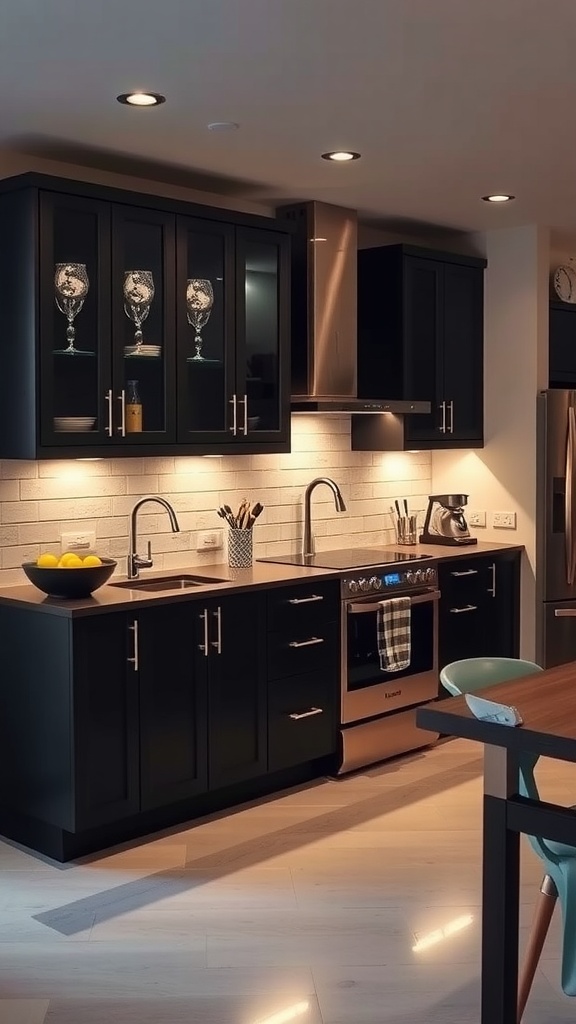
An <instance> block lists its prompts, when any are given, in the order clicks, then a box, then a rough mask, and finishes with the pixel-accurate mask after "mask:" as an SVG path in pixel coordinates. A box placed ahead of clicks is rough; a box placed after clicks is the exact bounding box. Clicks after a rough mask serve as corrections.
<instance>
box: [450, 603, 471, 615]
mask: <svg viewBox="0 0 576 1024" xmlns="http://www.w3.org/2000/svg"><path fill="white" fill-rule="evenodd" d="M477 611H478V605H477V604H467V605H466V607H465V608H451V609H450V614H451V615H462V614H463V613H464V612H477Z"/></svg>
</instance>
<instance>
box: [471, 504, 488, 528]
mask: <svg viewBox="0 0 576 1024" xmlns="http://www.w3.org/2000/svg"><path fill="white" fill-rule="evenodd" d="M466 519H467V520H468V526H486V512H485V511H484V510H483V509H478V508H473V509H469V510H468V512H466Z"/></svg>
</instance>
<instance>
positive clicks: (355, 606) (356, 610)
mask: <svg viewBox="0 0 576 1024" xmlns="http://www.w3.org/2000/svg"><path fill="white" fill-rule="evenodd" d="M383 600H384V601H385V600H386V598H383ZM388 600H390V598H388ZM439 600H440V591H439V590H428V591H427V592H426V593H425V594H415V595H414V597H410V605H411V606H412V605H414V604H427V603H428V602H429V601H439ZM380 604H381V602H380V601H378V602H377V603H376V604H374V602H372V601H371V602H370V604H363V603H362V602H361V601H358V602H357V603H351V604H349V605H348V606H347V607H348V612H349V614H351V615H367V614H368V612H377V611H378V609H379V608H380Z"/></svg>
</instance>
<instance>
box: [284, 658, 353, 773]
mask: <svg viewBox="0 0 576 1024" xmlns="http://www.w3.org/2000/svg"><path fill="white" fill-rule="evenodd" d="M336 696H337V685H336V683H335V681H334V680H333V679H331V678H330V677H328V676H326V675H324V674H322V675H318V674H307V675H301V676H292V677H291V678H290V679H285V680H283V681H282V682H281V683H280V682H276V683H272V684H271V686H270V690H269V697H268V715H269V718H268V768H269V770H270V771H278V770H280V769H282V768H289V767H291V766H292V765H296V764H304V763H305V762H306V761H313V760H314V759H315V758H317V757H324V756H325V755H327V754H332V753H335V752H336V746H337V738H336V716H335V705H336Z"/></svg>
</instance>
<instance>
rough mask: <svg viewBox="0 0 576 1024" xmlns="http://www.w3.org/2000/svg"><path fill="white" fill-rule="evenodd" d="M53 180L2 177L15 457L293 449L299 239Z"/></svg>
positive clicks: (5, 445)
mask: <svg viewBox="0 0 576 1024" xmlns="http://www.w3.org/2000/svg"><path fill="white" fill-rule="evenodd" d="M43 180H46V179H44V177H43V176H42V175H24V176H21V177H20V178H17V179H14V182H22V184H21V185H20V186H19V190H18V191H17V192H16V193H15V194H14V195H11V194H10V191H9V187H8V183H3V184H2V183H0V220H1V222H2V224H3V246H4V251H3V253H1V254H0V264H2V269H3V273H2V274H0V303H1V304H2V308H3V309H4V311H5V312H6V315H5V319H4V327H5V332H6V335H7V336H8V335H9V337H10V345H9V347H8V356H7V360H6V362H5V369H6V374H7V378H6V382H5V383H6V384H7V386H8V390H9V396H10V397H9V401H8V402H7V403H6V405H5V408H4V410H3V411H2V410H1V409H0V458H52V457H56V458H57V457H58V456H62V457H63V456H71V457H73V456H78V455H81V454H82V451H81V450H83V449H87V450H88V449H89V450H90V452H89V454H91V455H94V456H102V455H106V454H108V453H110V454H112V453H113V454H114V455H119V454H121V453H122V452H123V451H126V453H128V454H132V455H136V454H143V455H145V454H148V455H153V454H159V455H162V454H180V453H184V454H186V453H189V454H194V453H198V454H210V453H215V454H216V453H233V452H235V451H238V452H241V451H244V452H256V453H257V452H258V451H287V450H288V449H289V420H290V413H289V400H290V388H289V310H288V300H289V260H290V249H289V244H290V239H289V235H288V234H287V233H284V232H283V231H281V230H277V229H276V227H277V226H276V225H275V222H274V221H270V225H271V226H270V228H268V226H266V227H263V228H260V227H258V226H253V225H257V224H258V223H259V222H260V223H262V222H264V221H265V220H266V219H265V218H258V217H254V216H248V215H242V214H234V213H233V212H232V211H230V213H228V211H220V210H214V211H211V210H210V208H206V215H204V216H202V208H199V207H197V206H195V207H192V206H190V204H185V203H176V202H170V201H166V200H164V201H162V200H160V199H158V200H157V199H156V197H151V196H147V197H140V199H143V198H145V199H146V205H144V204H143V203H142V202H138V201H134V194H132V193H123V192H119V191H118V190H110V189H105V188H98V187H96V186H88V185H86V186H80V185H79V184H78V183H68V185H69V187H70V191H69V192H68V191H67V190H66V184H67V183H66V182H64V181H62V182H60V179H47V181H48V182H49V183H50V185H51V186H53V187H42V184H41V183H42V181H43ZM34 181H38V182H39V184H38V186H36V187H35V186H34V184H33V182H34ZM28 182H30V187H26V184H27V183H28ZM54 183H56V186H57V187H54ZM13 188H14V189H16V185H15V184H14V185H13ZM124 196H126V201H121V200H122V199H123V197H124ZM162 206H164V208H162ZM157 207H158V208H157ZM188 210H192V211H193V215H192V214H191V215H188V214H187V212H186V211H188ZM210 214H212V216H210ZM236 221H238V222H236Z"/></svg>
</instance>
